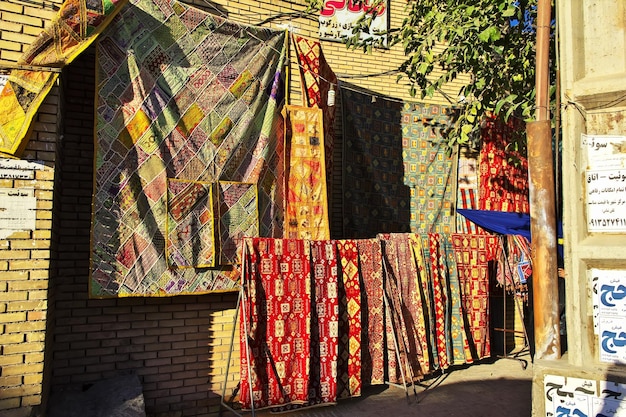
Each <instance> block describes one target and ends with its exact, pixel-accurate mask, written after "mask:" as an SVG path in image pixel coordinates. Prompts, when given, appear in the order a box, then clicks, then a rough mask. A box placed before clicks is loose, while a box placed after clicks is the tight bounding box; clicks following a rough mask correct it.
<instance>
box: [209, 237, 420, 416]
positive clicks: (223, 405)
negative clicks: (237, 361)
mask: <svg viewBox="0 0 626 417" xmlns="http://www.w3.org/2000/svg"><path fill="white" fill-rule="evenodd" d="M246 248H247V247H246V245H245V244H244V249H243V251H246V250H247V249H246ZM244 257H245V256H244ZM245 264H246V263H245V262H242V280H243V277H244V274H245V271H244V268H245ZM246 290H247V289H246V286H245V285H240V286H239V291H238V297H237V303H236V310H235V314H234V317H233V329H232V332H231V338H230V347H229V351H228V358H227V363H226V373H225V375H224V381H223V386H222V393H221V398H220V410H219V414H218V415H220V416H221V415H222V411H223V409H227V410H228V411H230V412H232V413H234V414H235V415H237V416H243V415H244V414H243V413H250V414H251V415H252V416H253V417H254V416H255V415H256V408H255V402H254V397H253V392H252V391H253V386H252V384H248V387H249V389H250V393H249V394H250V398H251V402H250V406H251V407H250V409H246V410H243V409H236V408H234V407H233V406H232V402H233V401H232V397H234V396H235V395H236V394H237V391H238V390H239V388H240V387H241V382H239V384H238V385H237V387H236V388H235V389H234V391H233V394H232V395H231V401H230V402H227V401H226V400H225V399H226V391H227V384H228V378H229V375H230V364H231V360H232V353H233V350H234V349H233V348H234V343H235V334H236V330H237V326H238V324H241V327H240V330H241V331H242V332H243V333H244V334H246V335H247V334H248V329H249V324H250V323H248V322H247V318H246V314H241V312H240V310H241V309H242V306H243V307H244V309H245V306H246V305H247V304H246V303H247V302H248V295H247V291H246ZM383 304H384V305H383V307H384V310H385V312H386V314H387V315H390V314H391V309H390V307H389V300H388V298H387V293H386V291H383ZM240 314H241V322H240V323H239V315H240ZM390 326H391V335H392V342H393V346H394V350H395V357H396V360H397V363H398V364H399V366H398V367H399V368H400V374H401V379H402V383H401V384H400V383H393V382H391V381H385V384H386V385H388V386H393V387H397V388H402V389H404V391H405V396H406V398H407V401H409V391H408V382H407V375H406V373H405V372H410V366H409V364H408V359H407V358H406V355H405V357H404V361H403V360H402V355H401V354H400V344H399V342H398V339H397V334H396V328H395V326H394V324H393V320H390ZM244 341H245V342H244V343H242V344H241V345H243V346H241V345H240V346H241V347H242V348H244V349H243V350H244V351H241V349H240V355H242V354H245V355H246V366H247V375H248V376H250V375H252V365H251V363H252V362H251V352H250V351H251V348H250V345H249V338H248V337H245V338H244ZM405 369H406V371H405ZM413 391H414V393H415V395H417V393H416V392H415V384H413ZM327 405H330V404H327ZM306 408H307V406H306V405H305V406H303V407H302V408H301V409H306Z"/></svg>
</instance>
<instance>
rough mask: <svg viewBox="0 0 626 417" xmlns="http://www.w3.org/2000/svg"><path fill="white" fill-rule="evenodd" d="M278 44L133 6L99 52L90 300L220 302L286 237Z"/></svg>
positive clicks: (179, 6)
mask: <svg viewBox="0 0 626 417" xmlns="http://www.w3.org/2000/svg"><path fill="white" fill-rule="evenodd" d="M286 42H287V37H286V33H285V32H278V31H272V30H269V29H263V28H257V27H250V26H243V25H240V24H237V23H234V22H231V21H228V20H226V19H223V18H221V17H217V16H213V15H211V14H208V13H206V12H204V11H201V10H199V9H196V8H194V7H192V6H189V5H187V4H185V3H181V2H178V1H176V0H133V1H132V2H131V3H129V4H128V5H127V7H125V8H124V10H123V11H122V12H121V13H119V14H118V16H117V17H116V18H115V19H114V20H113V21H112V23H111V24H110V25H109V27H108V28H107V29H106V30H105V31H104V32H103V33H102V35H101V37H100V39H99V42H98V49H97V53H98V59H97V95H96V109H97V113H96V138H95V182H94V183H95V185H94V196H93V212H94V214H93V230H92V242H93V249H92V274H91V281H90V294H91V296H93V297H115V296H138V295H141V296H162V295H174V294H187V293H205V292H213V291H229V290H233V289H235V288H236V286H237V282H238V279H239V272H238V270H237V269H236V268H234V267H233V264H236V263H238V262H240V259H239V258H240V254H238V250H237V246H238V245H239V243H240V241H241V239H242V237H243V236H246V235H256V236H267V237H282V235H283V206H282V205H283V201H284V184H283V177H284V145H283V125H284V122H283V120H282V117H281V114H280V112H281V108H282V105H283V99H284V92H283V86H284V76H283V72H284V71H283V65H284V61H285V50H286Z"/></svg>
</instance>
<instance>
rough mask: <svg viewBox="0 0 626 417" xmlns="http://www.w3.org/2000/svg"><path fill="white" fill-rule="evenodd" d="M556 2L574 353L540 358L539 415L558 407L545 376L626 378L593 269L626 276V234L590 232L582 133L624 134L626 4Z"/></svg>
mask: <svg viewBox="0 0 626 417" xmlns="http://www.w3.org/2000/svg"><path fill="white" fill-rule="evenodd" d="M557 7H558V9H557V10H558V11H557V13H558V24H559V27H560V29H561V31H560V34H559V37H560V40H561V43H560V52H561V56H560V60H559V63H560V69H561V89H562V93H561V100H562V107H561V115H562V121H563V131H562V133H563V161H564V163H563V201H564V218H563V222H564V230H565V231H566V232H565V267H566V270H567V273H568V277H567V278H566V302H567V307H566V318H567V332H568V353H567V354H566V355H564V356H563V357H562V358H561V359H560V360H554V361H538V362H536V363H535V368H534V385H533V401H534V404H533V409H534V415H535V416H544V415H551V414H549V413H552V412H553V409H552V408H551V407H552V406H553V404H552V403H550V401H549V399H548V398H547V396H546V395H545V394H544V383H545V380H546V378H551V377H554V376H556V377H567V378H568V379H571V378H580V379H586V380H589V384H591V385H590V386H592V385H593V386H594V387H595V386H599V385H598V384H599V382H600V381H610V382H621V383H623V382H624V381H626V369H625V368H624V366H623V365H619V364H613V363H609V362H606V361H602V360H601V359H600V350H601V349H600V346H599V336H598V334H597V333H596V332H594V328H593V310H594V306H593V300H592V294H593V291H594V289H593V284H592V282H591V278H590V277H589V276H588V271H589V270H590V269H592V268H600V269H607V270H618V271H623V273H622V274H621V275H622V276H625V277H626V272H624V271H626V255H625V254H626V239H625V236H624V233H622V232H617V233H615V232H611V233H605V232H589V230H588V221H589V220H590V219H589V218H588V216H587V190H586V187H587V186H586V183H587V181H586V176H585V171H586V170H587V169H588V166H587V162H586V159H585V145H584V144H583V141H582V137H581V135H582V134H589V135H625V134H626V107H625V106H626V101H625V100H624V98H625V97H626V48H625V46H626V6H625V5H624V3H623V2H596V1H591V0H583V1H576V2H571V1H568V0H562V1H558V2H557ZM596 168H597V167H596ZM620 214H621V215H623V214H624V209H623V208H622V209H621V210H620V211H618V212H617V215H620ZM622 403H623V401H622ZM622 407H623V405H622Z"/></svg>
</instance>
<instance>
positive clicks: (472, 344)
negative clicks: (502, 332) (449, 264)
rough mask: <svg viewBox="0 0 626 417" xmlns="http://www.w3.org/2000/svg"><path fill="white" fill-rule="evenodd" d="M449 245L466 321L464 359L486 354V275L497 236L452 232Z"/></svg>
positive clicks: (468, 359) (487, 336) (493, 257)
mask: <svg viewBox="0 0 626 417" xmlns="http://www.w3.org/2000/svg"><path fill="white" fill-rule="evenodd" d="M450 238H451V240H452V247H453V248H454V252H455V254H456V264H457V270H458V274H459V281H460V283H461V300H462V304H463V311H464V314H465V317H466V318H467V320H468V323H469V332H470V334H468V343H469V354H470V355H469V356H467V353H466V362H468V363H471V362H473V361H474V360H479V359H482V358H486V357H489V356H490V355H491V341H490V337H489V323H490V322H489V278H490V265H489V263H490V261H493V260H495V258H496V255H497V253H498V246H499V243H498V238H497V236H491V235H472V234H461V233H454V234H452V235H451V237H450Z"/></svg>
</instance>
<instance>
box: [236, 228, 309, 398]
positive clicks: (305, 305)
mask: <svg viewBox="0 0 626 417" xmlns="http://www.w3.org/2000/svg"><path fill="white" fill-rule="evenodd" d="M245 244H246V246H245V250H244V262H245V266H244V274H243V277H242V283H243V285H244V288H245V297H244V300H243V303H242V312H241V318H240V323H241V328H240V333H241V339H240V352H241V354H240V358H241V386H240V388H241V392H240V402H241V406H242V408H243V409H251V408H252V405H254V408H255V409H261V408H267V407H275V406H282V405H286V404H305V403H307V402H308V400H309V364H310V359H311V358H310V355H311V349H310V343H311V339H310V337H311V334H310V320H311V288H310V278H311V269H310V268H311V263H310V261H311V259H310V250H309V244H308V242H306V241H303V240H287V239H285V240H283V239H270V238H253V239H248V240H247V241H246V243H245ZM246 337H247V340H246ZM246 342H247V343H246ZM248 348H249V350H248ZM247 352H249V356H250V363H249V364H248V355H247ZM248 366H249V367H250V372H251V374H248ZM251 385H252V387H251ZM251 392H252V394H251ZM251 395H252V396H251ZM253 401H254V404H253Z"/></svg>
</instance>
